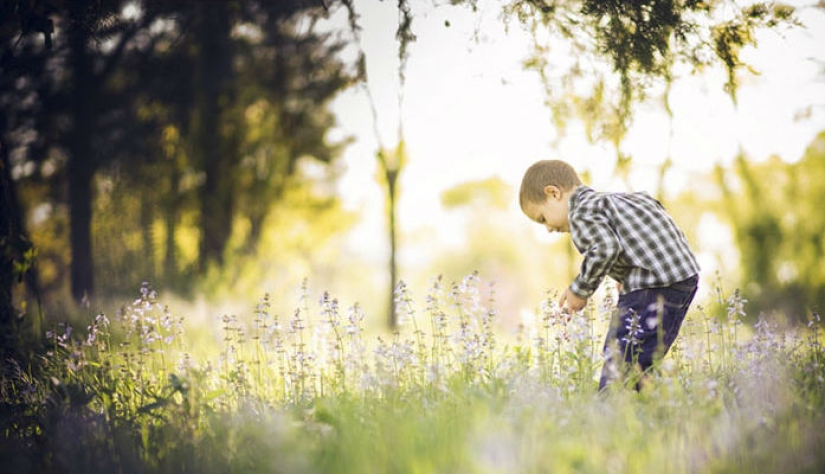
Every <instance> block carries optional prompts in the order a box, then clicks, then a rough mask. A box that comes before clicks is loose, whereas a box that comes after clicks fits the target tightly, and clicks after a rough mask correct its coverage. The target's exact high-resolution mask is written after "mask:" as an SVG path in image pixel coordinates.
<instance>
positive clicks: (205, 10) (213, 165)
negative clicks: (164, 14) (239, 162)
mask: <svg viewBox="0 0 825 474" xmlns="http://www.w3.org/2000/svg"><path fill="white" fill-rule="evenodd" d="M198 7H199V11H198V13H199V15H198V22H197V25H196V27H195V28H196V29H195V34H196V35H197V44H198V46H199V50H198V53H197V54H198V57H197V66H196V67H197V70H196V72H195V85H194V87H195V100H196V104H195V107H196V111H195V115H196V116H195V121H194V127H195V133H194V135H195V150H196V156H197V157H198V158H199V159H200V160H201V163H202V164H203V168H202V169H203V171H204V173H205V175H206V181H205V183H204V185H203V186H202V188H201V193H200V202H201V222H200V224H201V235H200V249H199V250H200V253H199V270H200V271H201V272H203V271H205V270H206V269H207V267H208V265H209V264H211V263H217V264H219V265H220V264H222V263H223V253H224V249H225V247H226V242H227V241H228V240H229V235H230V232H231V230H232V215H233V205H232V203H233V196H232V193H233V186H232V173H231V163H232V160H233V158H234V157H233V156H229V154H230V150H229V148H230V147H228V146H227V140H226V139H225V137H224V136H223V135H222V133H221V131H222V130H221V128H222V127H221V125H222V119H223V116H224V106H223V104H225V103H227V102H228V100H227V99H226V96H227V95H228V93H229V84H230V82H231V81H230V79H231V77H230V74H231V72H230V71H231V67H232V61H231V51H230V38H229V35H230V22H229V9H228V5H227V4H226V3H224V2H203V3H201V4H199V5H198Z"/></svg>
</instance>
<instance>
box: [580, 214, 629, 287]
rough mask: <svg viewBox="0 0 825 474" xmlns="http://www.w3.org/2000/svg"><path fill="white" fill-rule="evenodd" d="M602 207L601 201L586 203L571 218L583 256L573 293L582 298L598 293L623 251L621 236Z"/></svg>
mask: <svg viewBox="0 0 825 474" xmlns="http://www.w3.org/2000/svg"><path fill="white" fill-rule="evenodd" d="M601 205H602V203H600V202H599V201H598V200H590V201H588V202H584V203H582V205H581V206H580V207H579V209H577V213H576V216H575V217H574V218H572V219H570V225H571V234H572V235H573V236H576V238H575V240H574V244H575V245H576V247H577V248H578V249H579V251H580V252H581V254H582V257H583V260H582V263H581V269H580V271H579V274H578V275H577V276H576V278H575V279H574V280H573V283H571V284H570V291H572V292H573V293H574V294H575V295H576V296H578V297H580V298H589V297H590V295H592V294H593V293H594V292H595V291H596V289H597V288H598V287H599V284H601V282H602V280H603V279H604V277H605V275H606V274H607V272H608V271H609V270H610V269H611V268H612V267H613V265H614V263H615V262H616V259H617V258H618V256H619V253H620V252H621V245H620V243H619V240H618V236H617V235H616V233H615V231H614V230H613V228H612V227H611V226H610V223H609V221H608V218H607V216H606V215H605V214H604V212H601V211H600V207H601Z"/></svg>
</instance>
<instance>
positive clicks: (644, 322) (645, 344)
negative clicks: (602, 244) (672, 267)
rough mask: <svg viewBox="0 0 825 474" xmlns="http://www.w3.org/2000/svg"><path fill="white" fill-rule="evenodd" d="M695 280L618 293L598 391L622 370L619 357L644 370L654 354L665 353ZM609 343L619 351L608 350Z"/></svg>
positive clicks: (691, 298) (679, 324)
mask: <svg viewBox="0 0 825 474" xmlns="http://www.w3.org/2000/svg"><path fill="white" fill-rule="evenodd" d="M697 284H698V278H697V277H692V278H689V279H687V280H684V281H681V282H678V283H675V284H673V285H671V286H668V287H664V288H648V289H644V290H638V291H632V292H630V293H626V294H624V295H621V296H619V302H618V306H617V308H616V312H615V314H614V316H613V321H612V322H611V329H610V331H608V335H607V340H606V341H605V365H604V368H603V369H602V377H601V380H600V381H599V390H600V391H601V390H603V389H604V388H605V387H606V386H607V385H608V384H609V383H610V381H611V380H612V379H613V378H615V377H616V375H617V374H618V373H622V372H624V370H619V369H618V368H617V365H621V362H620V361H622V360H623V361H624V363H625V364H627V365H629V366H630V367H633V366H635V365H638V367H639V368H640V369H641V370H642V371H645V370H647V369H648V368H650V366H651V365H653V361H654V358H655V357H663V356H664V355H665V354H667V351H668V350H669V349H670V346H671V345H673V342H674V341H675V340H676V336H678V334H679V329H680V328H681V326H682V321H684V318H685V314H687V310H688V308H689V307H690V304H691V302H692V301H693V297H694V296H695V295H696V289H697ZM611 347H615V348H617V350H618V351H619V354H611V353H610V352H611ZM620 354H621V355H620ZM614 356H615V357H614ZM626 368H627V366H626V367H625V368H624V369H625V370H626ZM638 388H639V387H638V385H637V390H638Z"/></svg>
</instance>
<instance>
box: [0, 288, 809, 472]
mask: <svg viewBox="0 0 825 474" xmlns="http://www.w3.org/2000/svg"><path fill="white" fill-rule="evenodd" d="M421 291H422V296H420V297H416V296H415V295H414V293H413V291H412V290H411V289H410V288H408V287H407V286H406V285H404V284H403V283H402V284H400V285H399V287H398V288H397V291H396V301H397V304H398V307H399V311H400V323H401V324H400V327H399V330H398V331H397V332H382V331H377V330H372V329H368V325H367V324H366V323H365V322H366V321H367V320H368V317H367V316H366V315H365V314H364V313H363V311H362V310H361V309H360V307H359V306H358V305H357V304H352V305H350V306H347V307H343V306H341V305H340V303H339V301H338V300H337V299H335V297H334V296H332V295H329V294H327V293H320V294H317V295H316V294H313V293H312V292H311V291H309V289H308V286H307V285H304V286H303V287H302V289H301V296H300V297H299V298H298V301H297V302H296V304H295V309H294V311H293V312H291V313H290V314H276V313H275V311H274V310H273V307H274V306H275V305H274V302H273V301H271V299H270V297H269V296H267V295H263V296H262V297H261V298H260V299H259V300H258V301H257V302H252V303H251V304H250V310H249V312H248V314H237V315H234V314H223V315H222V314H216V315H214V319H213V322H212V324H213V326H214V327H215V328H216V331H215V334H216V336H215V337H213V338H212V339H214V340H208V339H209V338H206V340H205V339H204V338H202V337H201V338H195V337H192V336H191V335H190V333H192V332H193V331H194V330H195V328H193V327H192V323H191V322H189V321H187V317H186V315H185V314H178V313H177V312H176V311H175V308H172V307H169V306H168V305H167V304H165V303H164V302H163V296H162V295H157V294H155V292H154V291H153V290H152V289H151V288H150V287H149V286H148V285H147V286H144V287H142V288H141V291H140V293H139V294H138V295H137V297H136V298H135V299H134V301H131V302H129V303H128V304H125V305H123V307H122V308H121V309H120V310H118V311H116V312H115V313H113V314H103V313H100V314H89V317H88V324H86V325H85V326H86V327H78V328H73V327H72V326H71V325H69V324H67V323H64V324H60V325H57V326H55V327H53V328H51V329H50V330H49V331H48V333H47V335H46V346H45V349H44V350H43V351H42V352H41V353H40V354H39V355H38V356H37V357H36V358H34V359H33V360H32V361H31V362H30V363H29V364H27V365H26V366H22V365H20V364H18V363H13V365H12V366H8V367H6V370H5V371H4V374H5V375H3V378H2V380H0V382H1V383H0V428H2V432H0V459H2V462H0V471H2V472H15V473H27V472H83V473H86V472H118V473H133V472H134V473H140V472H170V473H173V472H174V473H181V472H195V473H224V472H239V473H240V472H243V473H255V472H261V473H327V472H328V473H568V472H569V473H573V472H576V473H635V472H665V473H717V472H718V473H738V472H761V473H766V472H767V473H770V472H783V473H796V472H811V473H820V472H825V410H824V409H825V367H823V363H824V362H825V351H823V347H822V336H823V334H822V328H821V321H820V317H819V315H818V314H816V313H811V314H809V315H807V320H808V324H801V325H789V324H783V323H781V322H780V321H779V320H777V319H771V318H768V317H749V315H748V314H747V313H746V308H747V304H746V303H747V301H746V299H745V297H744V296H743V295H741V294H740V293H739V292H733V293H732V294H729V295H726V294H723V293H722V291H721V290H718V291H717V292H716V293H715V294H714V296H713V297H711V298H709V301H703V302H697V303H694V306H693V308H692V309H691V312H690V313H689V315H688V318H687V319H686V321H685V324H684V326H683V329H682V333H681V336H680V338H679V340H678V341H677V343H676V345H675V346H674V348H673V349H672V351H671V352H670V353H669V354H668V355H667V357H666V358H665V359H664V360H663V361H661V363H660V364H658V365H657V366H656V370H655V371H653V372H652V373H650V374H648V377H647V378H646V379H645V384H644V387H643V389H642V390H641V391H640V392H636V391H635V390H633V389H631V388H629V387H628V385H632V384H633V383H634V380H633V377H632V374H631V376H630V377H628V381H627V383H626V384H624V385H623V384H621V383H617V384H615V385H614V386H613V388H612V390H610V391H609V392H606V393H601V394H599V393H597V390H596V388H597V379H598V376H599V374H600V371H601V365H602V361H601V355H602V345H603V342H604V335H605V332H606V329H607V326H608V322H609V317H610V314H611V310H612V308H613V307H614V304H615V303H614V302H615V291H614V290H612V289H608V291H606V292H605V293H604V295H603V296H602V297H601V298H599V299H598V300H597V301H595V302H593V301H591V302H590V303H589V304H588V306H587V308H586V309H585V310H584V311H583V312H582V313H581V314H578V315H570V314H567V313H566V312H563V311H561V310H560V309H559V308H558V306H557V305H556V304H555V303H554V301H555V300H556V298H555V297H556V295H555V293H554V292H552V291H551V292H548V293H547V295H546V299H545V300H544V301H542V302H540V303H539V304H538V305H537V307H536V308H535V310H534V311H533V312H532V313H531V314H526V315H524V317H523V318H522V323H521V324H520V325H519V326H518V327H517V328H516V329H513V330H504V329H503V328H502V326H501V325H500V324H499V321H500V316H501V315H499V314H497V310H496V294H495V285H493V284H490V283H487V282H484V281H482V280H481V279H480V277H479V276H478V275H477V274H472V275H468V276H467V277H465V278H464V279H463V280H461V281H459V282H447V281H445V280H443V279H441V278H434V279H432V280H431V282H430V285H429V287H428V288H425V289H421Z"/></svg>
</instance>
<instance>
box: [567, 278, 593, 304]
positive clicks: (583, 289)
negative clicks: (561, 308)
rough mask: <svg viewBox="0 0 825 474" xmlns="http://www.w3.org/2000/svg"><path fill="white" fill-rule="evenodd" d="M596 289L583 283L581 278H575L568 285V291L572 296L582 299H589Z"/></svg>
mask: <svg viewBox="0 0 825 474" xmlns="http://www.w3.org/2000/svg"><path fill="white" fill-rule="evenodd" d="M596 288H598V285H596ZM596 288H593V287H591V286H590V285H588V284H587V283H585V281H584V280H582V278H581V276H577V277H576V278H575V279H574V280H573V283H571V284H570V291H572V292H573V294H574V295H576V296H578V297H579V298H582V299H587V298H590V296H592V295H593V293H595V292H596Z"/></svg>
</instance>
